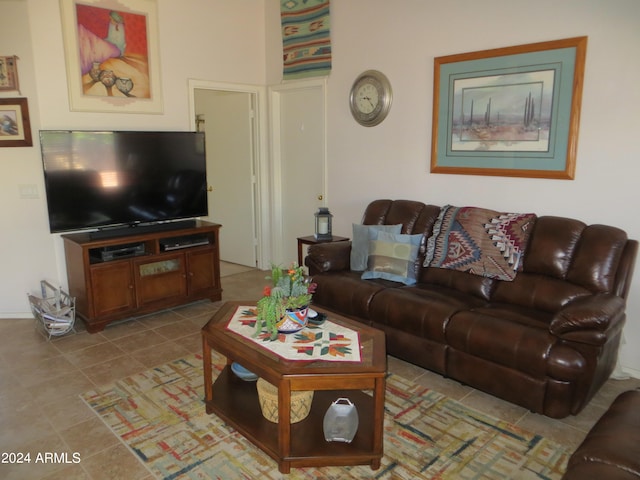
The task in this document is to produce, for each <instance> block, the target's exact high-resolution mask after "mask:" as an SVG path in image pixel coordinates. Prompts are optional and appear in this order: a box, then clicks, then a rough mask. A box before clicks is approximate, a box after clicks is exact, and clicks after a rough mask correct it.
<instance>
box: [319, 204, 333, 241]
mask: <svg viewBox="0 0 640 480" xmlns="http://www.w3.org/2000/svg"><path fill="white" fill-rule="evenodd" d="M315 216H316V233H315V235H314V236H315V237H316V240H331V239H332V238H333V235H332V234H331V219H332V218H333V215H331V212H329V209H328V208H326V207H320V208H319V209H318V211H317V212H316V213H315Z"/></svg>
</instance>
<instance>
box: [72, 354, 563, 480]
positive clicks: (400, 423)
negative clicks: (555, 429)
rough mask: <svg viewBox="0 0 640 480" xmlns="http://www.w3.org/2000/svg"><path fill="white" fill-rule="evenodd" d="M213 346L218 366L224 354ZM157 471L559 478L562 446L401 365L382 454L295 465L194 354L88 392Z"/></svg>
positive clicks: (170, 474)
mask: <svg viewBox="0 0 640 480" xmlns="http://www.w3.org/2000/svg"><path fill="white" fill-rule="evenodd" d="M213 354H214V360H213V363H214V375H216V374H217V373H219V372H220V370H221V368H222V367H223V365H224V358H222V357H218V356H216V354H215V352H213ZM81 397H82V399H83V400H84V401H85V402H86V403H87V405H89V407H90V408H91V409H92V410H93V411H94V412H95V413H96V414H97V415H98V416H99V417H100V418H101V419H102V420H103V421H104V422H105V424H106V425H107V426H108V427H109V428H110V429H111V431H113V432H114V434H115V435H117V436H118V437H119V438H120V439H121V441H122V442H123V443H124V444H125V445H127V446H128V447H129V448H130V449H131V451H132V452H133V453H134V454H135V455H136V456H137V457H138V458H139V459H140V461H141V462H142V463H143V464H144V465H145V466H146V467H147V468H148V469H149V471H150V472H152V473H153V475H155V476H156V477H157V478H159V479H167V480H169V479H234V480H235V479H255V478H260V479H285V478H288V479H292V480H294V479H295V480H297V479H340V480H342V479H365V478H368V479H407V480H414V479H440V480H445V479H456V480H458V479H560V478H561V477H562V473H563V472H564V470H565V467H566V463H567V460H568V457H569V455H570V454H571V452H570V451H569V450H568V449H567V448H566V447H563V446H562V445H559V444H557V443H554V442H551V441H549V440H547V439H545V438H544V437H542V436H540V435H537V434H534V433H531V432H527V431H525V430H522V429H521V428H519V427H517V426H514V425H511V424H509V423H506V422H503V421H500V420H496V419H495V418H492V417H489V416H487V415H484V414H482V413H479V412H477V411H475V410H473V409H470V408H468V407H466V406H464V405H462V404H460V403H458V402H456V401H454V400H452V399H449V398H447V397H446V396H445V395H443V394H441V393H439V392H436V391H435V390H431V389H428V388H425V387H424V386H421V385H417V384H415V383H413V382H411V381H409V380H407V379H405V378H402V377H401V376H399V375H396V374H390V375H389V376H388V378H387V390H386V398H385V420H384V456H383V458H382V462H381V463H382V465H381V467H380V468H379V469H378V470H372V469H371V468H370V467H369V466H354V467H322V468H292V469H291V473H290V474H288V475H284V474H281V473H280V472H279V471H278V468H277V464H276V462H275V461H274V460H273V459H271V458H270V457H269V456H267V455H266V454H264V453H263V452H262V451H261V450H259V449H258V448H256V447H255V446H254V445H253V444H252V443H250V442H249V441H248V440H246V439H245V438H244V437H243V436H242V435H240V434H239V433H238V432H236V431H235V430H233V429H232V428H231V427H229V426H227V425H226V424H225V423H224V422H222V421H221V420H220V419H219V418H218V417H216V416H215V415H207V414H206V413H205V408H204V404H203V400H202V399H203V398H204V387H203V373H202V357H201V356H199V355H193V356H189V357H186V358H182V359H179V360H176V361H173V362H171V363H168V364H166V365H162V366H159V367H156V368H153V369H151V370H148V371H146V372H143V373H140V374H137V375H133V376H130V377H127V378H124V379H122V380H119V381H118V382H116V383H115V384H113V385H110V386H108V387H104V388H100V389H96V390H92V391H89V392H86V393H84V394H82V395H81Z"/></svg>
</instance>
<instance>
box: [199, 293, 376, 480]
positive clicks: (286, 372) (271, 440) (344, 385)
mask: <svg viewBox="0 0 640 480" xmlns="http://www.w3.org/2000/svg"><path fill="white" fill-rule="evenodd" d="M252 304H254V303H252V302H227V303H226V304H225V305H223V306H222V308H220V310H219V311H218V312H217V313H216V314H215V315H214V316H213V317H212V318H211V320H209V322H208V323H207V324H206V325H205V326H204V327H202V347H203V348H202V351H203V362H204V387H205V403H206V411H207V413H215V414H216V415H218V416H219V417H220V418H221V419H222V420H224V421H225V422H226V423H228V424H229V425H231V426H232V427H233V428H235V429H236V430H238V431H239V432H240V433H241V434H242V435H244V436H245V437H246V438H247V439H249V440H250V441H251V442H253V443H254V444H255V445H256V446H257V447H258V448H260V449H261V450H263V451H264V452H265V453H266V454H267V455H269V456H270V457H272V458H273V459H274V460H276V461H277V462H278V468H279V470H280V472H282V473H289V472H290V469H291V467H310V466H316V467H319V466H329V465H366V464H370V465H371V468H372V469H378V468H379V467H380V459H381V458H382V450H383V444H382V437H383V420H384V393H385V375H386V365H387V359H386V350H385V337H384V333H383V332H382V331H380V330H377V329H374V328H371V327H368V326H366V325H364V324H361V323H358V322H354V321H351V320H348V319H347V318H345V317H343V316H341V315H338V314H336V313H333V312H329V311H327V310H325V309H322V310H319V311H323V312H325V313H327V315H328V317H329V320H331V321H332V322H334V323H337V324H339V325H343V326H346V327H348V328H351V329H353V330H356V331H358V332H359V335H360V345H361V361H360V362H335V361H322V360H310V361H293V360H286V359H284V358H282V357H279V356H278V355H276V354H274V353H272V352H271V351H269V350H267V349H265V348H262V347H260V346H259V345H258V344H256V343H254V342H252V341H251V340H248V339H246V338H243V337H242V336H241V335H238V334H236V333H234V332H232V331H230V330H229V329H227V328H226V327H227V323H228V322H229V320H230V319H231V317H232V316H233V314H234V312H235V311H236V309H237V307H238V306H240V305H252ZM212 349H213V350H216V351H217V352H219V353H220V354H222V355H224V356H225V357H227V365H226V366H225V368H224V369H223V370H222V372H221V373H220V375H218V377H217V379H216V380H215V382H213V372H212V367H211V350H212ZM234 361H235V362H238V363H240V364H241V365H242V366H244V367H245V368H247V369H248V370H250V371H252V372H254V373H255V374H257V375H258V376H260V377H262V378H264V379H265V380H266V381H268V382H269V383H271V384H273V385H275V386H276V387H278V423H277V424H276V423H272V422H270V421H269V420H267V419H266V418H264V417H263V415H262V411H261V410H260V405H259V401H258V393H257V389H256V383H255V382H246V381H243V380H240V379H239V378H238V377H237V376H236V375H235V374H234V373H233V372H232V371H231V363H233V362H234ZM296 390H314V391H315V393H314V397H313V403H312V406H311V411H310V413H309V416H308V417H307V418H305V419H304V420H302V421H300V422H297V423H294V424H291V423H290V418H291V412H290V396H291V392H292V391H296ZM363 390H367V391H368V392H369V394H368V393H366V392H364V391H363ZM371 393H372V395H371ZM341 397H346V398H348V399H349V400H351V402H353V403H354V404H355V406H356V409H357V411H358V416H359V427H358V431H357V433H356V436H355V438H354V439H353V441H352V442H351V443H343V442H327V441H326V440H325V438H324V432H323V426H322V424H323V419H324V415H325V413H326V411H327V409H328V408H329V406H330V405H331V403H332V402H334V401H335V400H337V399H338V398H341Z"/></svg>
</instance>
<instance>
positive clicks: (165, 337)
mask: <svg viewBox="0 0 640 480" xmlns="http://www.w3.org/2000/svg"><path fill="white" fill-rule="evenodd" d="M230 271H233V269H231V270H230ZM266 274H267V272H261V271H258V270H253V271H248V272H244V273H234V274H230V275H229V276H225V277H223V278H222V287H223V289H224V292H223V301H224V300H254V299H257V298H259V296H260V295H261V292H262V287H263V286H264V284H265V279H264V277H265V275H266ZM219 305H220V303H211V302H199V303H195V304H191V305H188V306H184V307H181V308H176V309H172V310H168V311H164V312H160V313H157V314H154V315H149V316H145V317H140V318H136V319H133V320H130V321H127V322H123V323H120V324H118V325H112V326H110V327H108V328H106V329H105V330H104V331H103V332H100V333H97V334H93V335H91V334H88V333H87V332H86V331H85V330H84V328H83V327H82V325H81V324H80V325H79V328H78V333H76V334H75V335H71V336H67V337H62V338H55V339H53V340H52V341H47V340H46V338H44V337H43V336H42V335H41V334H40V333H39V332H37V331H35V330H34V326H33V322H34V321H33V320H32V319H0V453H1V452H5V453H6V454H8V453H21V452H22V453H24V452H32V453H31V463H30V464H28V465H25V464H23V465H16V464H7V463H4V464H3V463H0V477H1V478H3V479H4V480H10V479H19V480H24V479H26V478H29V479H30V480H37V479H48V480H53V479H65V480H69V479H82V480H104V479H114V480H115V479H118V480H120V479H123V478H126V479H128V480H151V478H152V477H151V476H150V475H149V473H148V472H147V470H146V469H145V468H144V467H142V466H141V464H140V463H139V462H138V460H137V459H136V458H135V457H134V456H133V454H131V453H130V452H129V451H128V450H127V449H126V448H125V447H124V446H123V445H122V444H121V443H120V442H119V440H118V439H117V438H116V437H115V436H114V435H113V434H112V433H111V432H110V431H109V430H108V429H107V428H106V427H105V426H104V425H103V424H102V422H101V421H100V420H99V419H98V418H96V417H95V416H94V414H93V413H92V412H91V411H90V410H89V409H88V408H87V407H86V406H85V405H84V403H82V401H81V400H80V399H79V397H78V395H79V394H80V393H82V392H85V391H87V390H89V389H91V388H93V387H94V386H99V385H103V384H107V383H110V382H112V381H114V380H117V379H119V378H122V377H125V376H127V375H131V374H133V373H136V372H139V371H142V370H146V369H148V368H150V367H153V366H155V365H158V364H162V363H166V362H168V361H170V360H174V359H176V358H179V357H181V356H184V355H187V354H189V353H194V352H200V351H201V348H202V347H201V342H200V333H199V332H200V328H201V327H202V325H204V324H205V323H206V322H207V320H208V319H209V318H210V316H211V315H212V313H213V312H214V311H215V310H216V309H217V308H218V307H219ZM389 369H390V370H391V371H393V372H397V373H400V374H401V375H402V376H404V377H406V378H409V379H412V380H413V381H415V382H419V383H420V384H424V385H426V386H429V387H430V388H434V389H436V390H438V391H440V392H442V393H444V394H446V395H448V396H450V397H451V398H454V399H456V400H458V401H460V402H462V403H464V404H467V405H470V406H473V407H474V408H476V409H479V410H482V411H484V412H485V413H487V414H489V415H492V416H494V417H498V418H502V419H504V420H507V421H509V422H512V423H517V424H520V425H522V426H523V427H524V428H527V429H529V430H532V431H535V432H538V433H541V434H543V435H545V436H547V437H549V438H551V439H554V440H556V441H559V442H562V443H563V444H569V445H574V446H577V445H578V444H579V443H580V441H581V440H582V438H584V435H585V434H586V432H587V431H588V429H589V428H590V427H591V426H592V425H593V423H594V422H595V420H597V419H598V418H599V417H600V415H601V414H602V413H603V412H604V410H605V409H606V408H607V407H608V406H609V405H610V403H611V402H612V401H613V399H614V398H615V397H616V396H617V394H618V393H620V392H622V391H624V390H628V389H631V388H634V387H637V386H639V385H640V380H638V379H631V380H624V381H620V380H610V381H609V382H608V383H607V384H606V386H605V387H604V388H603V389H602V390H601V391H600V392H599V393H598V394H597V395H596V397H595V398H594V400H593V401H592V402H591V403H590V404H589V405H588V406H587V407H586V408H585V410H584V411H583V412H582V413H581V414H580V415H578V416H576V417H570V418H566V419H563V420H553V419H549V418H547V417H543V416H541V415H536V414H532V413H530V412H528V411H527V410H525V409H523V408H520V407H518V406H515V405H512V404H509V403H507V402H503V401H502V400H499V399H497V398H494V397H491V396H490V395H486V394H484V393H482V392H479V391H477V390H474V389H472V388H469V387H467V386H463V385H461V384H459V383H458V382H455V381H453V380H449V379H445V378H443V377H441V376H439V375H436V374H434V373H431V372H428V371H425V370H424V369H422V368H419V367H416V366H414V365H410V364H408V363H405V362H403V361H400V360H397V359H395V358H392V357H389ZM74 452H77V453H79V456H80V462H79V463H73V461H74V458H73V453H74ZM38 453H40V454H41V457H42V458H41V460H44V454H46V453H50V454H53V453H57V454H66V457H67V458H64V457H61V456H58V458H57V462H55V463H52V462H47V463H45V462H38V463H36V455H37V454H38ZM7 458H8V457H7ZM1 460H2V458H0V461H1ZM61 460H62V461H65V460H66V462H68V463H60V461H61Z"/></svg>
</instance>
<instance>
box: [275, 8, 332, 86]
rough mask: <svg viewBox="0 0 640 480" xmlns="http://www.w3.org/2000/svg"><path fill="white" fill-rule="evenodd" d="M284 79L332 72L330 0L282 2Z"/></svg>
mask: <svg viewBox="0 0 640 480" xmlns="http://www.w3.org/2000/svg"><path fill="white" fill-rule="evenodd" d="M280 20H281V23H282V49H283V52H282V53H283V65H284V69H283V74H284V79H285V80H288V79H292V78H303V77H313V76H323V75H328V74H329V72H330V71H331V38H330V36H329V0H281V2H280Z"/></svg>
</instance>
